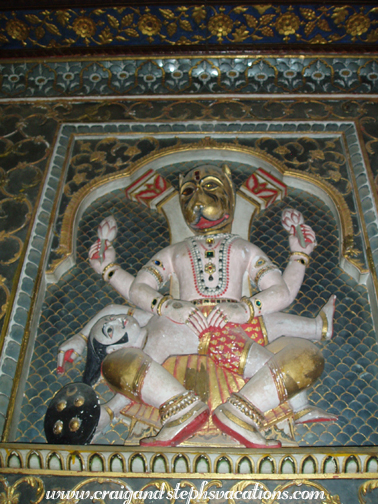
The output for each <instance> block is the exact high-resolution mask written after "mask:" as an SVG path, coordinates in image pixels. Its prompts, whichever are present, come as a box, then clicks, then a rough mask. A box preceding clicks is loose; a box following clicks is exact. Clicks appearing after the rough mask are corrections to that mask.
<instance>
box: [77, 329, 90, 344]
mask: <svg viewBox="0 0 378 504" xmlns="http://www.w3.org/2000/svg"><path fill="white" fill-rule="evenodd" d="M78 335H79V336H80V337H81V338H83V340H84V341H85V343H88V337H87V336H85V334H83V333H81V332H79V333H78Z"/></svg>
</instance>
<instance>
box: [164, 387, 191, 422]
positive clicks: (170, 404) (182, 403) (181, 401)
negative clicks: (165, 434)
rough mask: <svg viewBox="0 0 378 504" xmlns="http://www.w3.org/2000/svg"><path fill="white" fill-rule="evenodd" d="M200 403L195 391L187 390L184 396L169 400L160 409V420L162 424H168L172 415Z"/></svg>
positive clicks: (180, 395) (179, 395)
mask: <svg viewBox="0 0 378 504" xmlns="http://www.w3.org/2000/svg"><path fill="white" fill-rule="evenodd" d="M196 401H198V397H197V396H196V395H195V393H194V392H193V390H187V391H186V392H184V393H183V394H178V395H177V396H174V397H172V399H168V401H166V402H165V403H163V404H162V405H161V406H160V408H159V414H160V419H161V421H162V423H164V422H166V421H167V420H168V419H169V418H170V417H171V416H172V415H174V414H175V413H178V412H179V411H182V410H183V409H185V408H186V407H187V406H190V404H193V403H195V402H196Z"/></svg>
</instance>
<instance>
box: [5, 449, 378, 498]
mask: <svg viewBox="0 0 378 504" xmlns="http://www.w3.org/2000/svg"><path fill="white" fill-rule="evenodd" d="M185 448H186V447H185ZM227 450H228V448H227ZM245 450H246V455H247V453H248V451H249V450H248V449H247V448H245ZM218 453H219V450H218ZM269 453H271V452H269ZM289 455H290V454H288V456H289ZM267 456H268V455H264V456H263V457H262V458H261V459H260V460H259V462H258V465H261V462H262V461H263V460H264V459H265V458H266V457H267ZM198 457H206V455H198ZM198 457H197V459H196V461H197V460H198ZM1 473H2V474H11V475H28V476H34V475H35V476H41V477H42V476H59V477H63V476H79V477H80V478H85V477H92V476H104V477H109V478H127V479H139V478H143V479H148V478H165V479H166V478H167V476H168V474H169V476H171V477H173V478H175V479H176V478H177V477H182V478H189V479H199V480H204V479H219V477H220V476H221V477H222V480H246V479H247V480H253V479H258V480H263V481H264V480H294V481H297V480H298V479H300V478H301V477H303V476H305V477H306V479H309V480H323V481H326V480H332V481H334V480H335V474H336V473H327V474H324V473H315V474H301V473H296V474H279V473H269V474H265V473H251V474H237V473H235V474H232V473H222V474H219V473H195V472H193V473H191V472H188V473H181V472H180V473H173V472H172V473H160V472H156V473H155V472H147V473H145V472H142V473H137V472H110V471H104V472H102V471H99V472H97V471H88V470H85V471H74V470H55V469H54V470H50V469H9V468H1ZM374 477H375V478H377V480H378V473H348V474H343V473H337V479H338V480H364V479H372V478H374ZM363 504H364V503H363Z"/></svg>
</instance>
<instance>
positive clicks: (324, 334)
mask: <svg viewBox="0 0 378 504" xmlns="http://www.w3.org/2000/svg"><path fill="white" fill-rule="evenodd" d="M319 315H320V316H321V318H322V321H323V325H322V336H321V338H320V341H325V340H326V339H327V332H328V320H327V315H326V314H325V313H324V312H323V311H321V312H320V313H319Z"/></svg>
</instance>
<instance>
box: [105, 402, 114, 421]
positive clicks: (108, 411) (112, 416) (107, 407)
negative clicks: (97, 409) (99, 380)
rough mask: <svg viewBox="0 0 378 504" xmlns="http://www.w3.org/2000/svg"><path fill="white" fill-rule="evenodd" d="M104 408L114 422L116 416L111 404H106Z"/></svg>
mask: <svg viewBox="0 0 378 504" xmlns="http://www.w3.org/2000/svg"><path fill="white" fill-rule="evenodd" d="M104 408H105V409H106V412H107V414H108V415H109V416H110V421H111V422H112V421H113V418H114V411H112V410H111V409H110V408H109V406H104Z"/></svg>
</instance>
